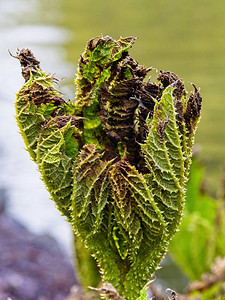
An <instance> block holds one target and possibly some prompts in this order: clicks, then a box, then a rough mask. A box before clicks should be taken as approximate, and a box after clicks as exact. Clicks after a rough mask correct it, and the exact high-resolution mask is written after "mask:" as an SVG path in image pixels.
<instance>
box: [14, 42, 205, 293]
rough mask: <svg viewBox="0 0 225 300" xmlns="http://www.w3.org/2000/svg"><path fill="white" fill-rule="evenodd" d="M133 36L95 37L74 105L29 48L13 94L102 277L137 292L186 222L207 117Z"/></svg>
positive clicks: (53, 188)
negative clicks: (196, 144) (199, 129)
mask: <svg viewBox="0 0 225 300" xmlns="http://www.w3.org/2000/svg"><path fill="white" fill-rule="evenodd" d="M134 40H135V38H124V39H122V38H121V39H120V40H118V41H114V40H113V39H112V38H110V37H105V38H96V39H92V40H90V41H89V42H88V43H87V46H86V49H85V51H84V53H83V54H82V56H81V58H80V61H79V67H78V74H77V78H76V85H77V95H76V102H75V103H71V102H65V101H64V100H63V99H62V97H61V95H60V94H59V92H57V91H56V90H55V88H54V87H53V81H54V78H53V76H52V75H46V74H45V73H44V72H43V71H42V70H41V69H40V66H39V62H38V61H37V60H36V59H35V58H34V56H33V54H32V53H31V52H30V51H29V50H27V49H23V50H21V51H19V52H18V54H17V57H18V59H19V60H20V62H21V66H22V70H23V76H24V78H25V84H24V85H23V87H22V88H21V90H20V91H19V93H18V95H17V101H16V110H17V121H18V125H19V127H20V129H21V134H22V136H23V138H24V141H25V143H26V146H27V149H28V151H29V152H30V154H31V157H32V158H33V160H34V161H35V162H36V163H37V164H38V166H39V170H40V172H41V174H42V179H43V181H44V182H45V184H46V187H47V189H48V190H49V192H50V194H51V197H52V199H53V200H54V201H55V203H56V205H57V207H58V209H59V210H60V211H61V212H62V213H63V214H64V215H66V216H67V218H68V221H69V222H71V223H72V226H73V229H74V232H75V233H76V234H77V235H78V236H79V237H80V238H81V240H82V241H83V243H84V244H85V246H86V247H88V248H89V249H90V252H91V253H92V254H93V256H94V257H95V258H96V260H97V261H98V264H99V266H100V268H101V271H102V274H103V279H104V280H107V281H109V282H110V283H111V284H113V286H114V287H115V288H116V289H117V291H118V292H119V294H120V295H121V296H122V297H124V298H126V299H137V298H138V297H139V296H140V291H141V290H142V289H143V287H144V286H145V285H146V283H147V282H148V279H149V278H150V277H151V275H152V273H153V272H154V271H155V270H156V268H157V266H158V264H159V263H160V261H161V259H162V257H163V256H164V254H165V252H166V250H167V246H168V243H169V241H170V239H171V238H172V237H173V235H174V234H175V232H176V230H177V227H178V225H179V223H180V221H181V217H182V214H183V208H184V201H185V200H184V196H185V185H186V182H187V178H188V173H189V167H190V163H191V152H192V145H193V139H194V135H195V130H196V126H197V123H198V120H199V117H200V110H201V101H202V98H201V96H200V93H199V90H198V89H197V88H196V87H195V86H194V91H193V92H191V94H190V97H189V98H187V92H186V90H185V88H184V84H183V82H182V80H181V79H179V78H178V77H177V76H176V75H175V74H174V73H171V72H166V71H160V73H159V74H158V78H157V79H158V82H159V83H152V82H150V81H147V82H145V81H144V78H145V77H146V75H147V73H148V71H149V70H148V69H146V68H144V67H143V66H139V65H138V63H137V62H136V61H135V60H134V59H133V58H131V57H130V56H129V53H128V50H129V48H130V47H131V45H132V44H133V42H134Z"/></svg>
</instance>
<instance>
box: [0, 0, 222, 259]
mask: <svg viewBox="0 0 225 300" xmlns="http://www.w3.org/2000/svg"><path fill="white" fill-rule="evenodd" d="M224 16H225V5H224V1H222V0H214V1H210V0H204V1H202V0H201V1H200V0H189V1H180V0H174V1H168V0H139V1H137V0H136V1H134V0H120V1H119V0H111V1H107V0H95V1H94V0H85V1H81V0H54V1H49V0H29V1H28V0H8V1H3V0H0V112H1V115H0V187H1V188H4V189H7V192H8V196H9V199H10V203H9V209H10V213H11V214H12V215H13V216H15V217H16V218H17V219H19V220H21V221H22V223H23V224H25V225H26V226H27V227H28V228H29V229H30V230H32V231H34V232H37V233H43V232H45V233H47V234H51V235H52V236H54V237H55V238H56V239H57V240H58V241H59V242H60V243H61V245H62V246H63V247H64V249H65V251H67V252H69V251H70V250H69V249H71V240H72V237H71V232H70V228H69V225H68V224H67V223H66V221H65V219H64V218H62V217H61V216H60V214H59V212H58V211H57V210H56V208H55V207H54V203H53V202H52V201H49V194H48V192H47V191H46V190H45V188H44V185H43V183H42V182H41V180H40V175H39V173H38V171H37V168H36V165H35V164H34V163H33V162H32V161H30V158H29V155H28V153H27V152H25V151H24V144H23V141H22V138H21V136H20V135H19V134H18V128H17V125H16V122H15V118H14V114H15V110H14V104H13V103H14V101H15V92H17V91H18V90H19V88H20V87H21V86H22V84H23V79H22V76H21V74H20V67H19V62H18V61H17V60H15V59H13V58H12V57H11V56H10V55H9V53H8V49H9V50H10V51H11V52H12V53H14V54H15V52H16V49H17V48H22V47H28V48H30V49H31V50H32V51H33V52H34V54H35V56H36V57H37V58H38V59H39V60H40V61H41V67H42V69H43V70H45V71H47V72H49V73H54V74H55V77H57V78H59V79H60V82H59V85H60V89H61V91H62V92H63V93H64V94H65V98H66V99H68V98H70V99H74V94H75V86H74V84H73V79H74V74H75V72H76V67H77V62H78V59H79V56H80V54H81V53H82V51H83V49H84V47H85V44H86V41H87V40H89V39H90V38H92V37H94V36H101V35H110V36H112V37H113V38H115V39H117V38H119V37H120V36H123V37H125V36H131V35H133V36H137V37H138V40H137V41H136V43H135V45H134V47H133V49H132V50H131V55H132V56H133V57H134V58H135V59H136V60H137V61H138V62H139V63H141V64H143V65H145V66H154V67H156V68H157V69H158V70H160V69H166V70H170V71H173V72H175V73H177V74H178V75H179V76H180V77H181V78H183V79H184V80H185V82H186V85H187V86H188V85H189V84H188V82H189V81H190V82H194V83H195V84H196V85H197V86H198V87H199V86H200V87H201V92H202V96H203V98H204V103H203V111H202V119H201V124H200V126H199V129H198V133H197V138H196V143H197V144H198V145H200V146H201V158H202V159H204V160H205V161H206V162H207V177H208V181H207V182H208V183H207V186H208V188H209V189H210V190H211V192H212V193H214V192H215V191H216V189H217V187H218V185H219V182H220V174H221V171H222V167H223V165H224V153H225V130H224V127H225V97H224V80H225V74H224V73H225V18H224ZM152 75H153V78H155V75H154V73H152ZM189 86H190V85H189ZM190 89H191V86H190V88H189V90H190ZM70 253H71V252H70Z"/></svg>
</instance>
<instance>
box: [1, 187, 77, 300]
mask: <svg viewBox="0 0 225 300" xmlns="http://www.w3.org/2000/svg"><path fill="white" fill-rule="evenodd" d="M0 253H1V255H0V299H1V300H7V299H8V297H10V298H11V299H12V300H38V299H40V300H51V299H52V300H62V299H65V298H66V297H67V296H68V294H69V293H70V289H71V287H72V286H73V285H76V284H77V280H76V278H75V275H74V271H73V266H72V264H71V262H70V260H69V258H68V257H66V256H65V254H64V253H63V252H62V250H61V249H60V247H59V246H58V244H57V243H56V241H55V240H54V239H52V238H51V237H49V236H37V235H34V234H32V233H30V232H29V231H28V230H27V229H26V228H24V227H23V226H22V225H21V224H19V223H18V222H16V221H15V220H13V219H12V218H11V217H10V216H9V215H8V213H7V210H6V196H5V192H4V191H1V190H0Z"/></svg>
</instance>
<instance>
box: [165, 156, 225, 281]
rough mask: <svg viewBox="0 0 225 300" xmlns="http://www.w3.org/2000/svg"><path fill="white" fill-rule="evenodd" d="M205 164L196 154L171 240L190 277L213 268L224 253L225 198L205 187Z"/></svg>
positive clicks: (171, 248)
mask: <svg viewBox="0 0 225 300" xmlns="http://www.w3.org/2000/svg"><path fill="white" fill-rule="evenodd" d="M203 174H204V166H203V165H201V164H200V162H199V161H198V159H197V158H194V160H193V163H192V166H191V172H190V180H189V182H188V185H187V200H186V208H185V214H184V217H183V220H182V223H181V226H180V231H179V232H178V233H177V234H176V235H175V237H174V239H173V240H172V242H171V244H170V252H171V253H172V255H173V257H174V259H175V261H176V262H177V263H178V265H179V266H180V267H181V269H182V270H183V271H184V273H185V274H186V275H187V276H188V277H189V278H190V279H191V280H200V278H201V275H202V274H203V273H206V272H210V267H211V266H212V264H213V263H214V262H215V258H216V257H218V256H220V257H225V247H224V245H225V205H224V199H222V197H220V198H219V199H216V200H215V199H213V198H212V197H211V196H209V194H207V193H206V192H205V191H204V188H203Z"/></svg>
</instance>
